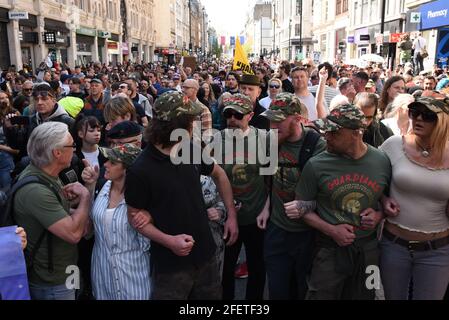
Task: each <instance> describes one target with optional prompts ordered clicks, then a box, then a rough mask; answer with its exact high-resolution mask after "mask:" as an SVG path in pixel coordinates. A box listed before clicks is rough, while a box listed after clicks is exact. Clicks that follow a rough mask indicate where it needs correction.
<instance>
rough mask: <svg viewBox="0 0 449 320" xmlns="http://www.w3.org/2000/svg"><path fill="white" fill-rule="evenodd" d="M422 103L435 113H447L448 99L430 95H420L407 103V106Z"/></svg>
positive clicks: (448, 109) (448, 112) (448, 110)
mask: <svg viewBox="0 0 449 320" xmlns="http://www.w3.org/2000/svg"><path fill="white" fill-rule="evenodd" d="M419 105H424V106H425V107H426V108H427V109H429V110H430V111H433V112H435V113H440V112H444V113H446V114H449V99H448V98H445V99H435V98H432V97H420V98H418V99H416V101H415V102H412V103H410V104H409V106H408V107H409V108H413V107H416V106H419Z"/></svg>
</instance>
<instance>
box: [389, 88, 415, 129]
mask: <svg viewBox="0 0 449 320" xmlns="http://www.w3.org/2000/svg"><path fill="white" fill-rule="evenodd" d="M414 101H415V98H414V97H413V96H412V95H411V94H407V93H401V94H399V95H398V96H397V97H396V98H395V99H394V100H393V102H392V103H391V104H390V105H389V106H388V107H387V109H386V110H385V114H384V115H385V116H384V119H383V120H382V123H383V124H384V125H386V126H387V127H388V128H390V129H391V130H392V131H393V133H394V135H396V136H403V135H406V134H408V133H409V132H410V130H411V123H410V119H409V117H408V105H409V104H410V103H412V102H414Z"/></svg>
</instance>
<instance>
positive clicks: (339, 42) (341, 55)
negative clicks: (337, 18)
mask: <svg viewBox="0 0 449 320" xmlns="http://www.w3.org/2000/svg"><path fill="white" fill-rule="evenodd" d="M346 37H347V34H346V28H341V29H338V30H337V31H335V52H336V54H335V61H336V62H343V61H344V60H345V59H346V48H347V44H346Z"/></svg>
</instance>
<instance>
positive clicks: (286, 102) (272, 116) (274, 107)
mask: <svg viewBox="0 0 449 320" xmlns="http://www.w3.org/2000/svg"><path fill="white" fill-rule="evenodd" d="M295 114H296V115H300V116H301V117H302V118H305V119H307V117H308V111H307V107H306V106H305V105H304V104H302V103H301V101H300V100H299V98H298V97H297V96H295V95H294V94H291V93H288V92H283V93H280V94H278V95H277V96H276V98H274V99H273V101H271V105H270V108H269V109H268V110H267V111H265V112H264V113H262V116H264V117H267V118H268V119H269V120H270V121H273V122H282V121H284V120H285V119H287V117H288V116H290V115H295Z"/></svg>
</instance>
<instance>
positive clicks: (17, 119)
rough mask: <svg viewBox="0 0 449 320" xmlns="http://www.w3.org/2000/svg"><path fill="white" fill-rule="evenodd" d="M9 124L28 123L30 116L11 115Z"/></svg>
mask: <svg viewBox="0 0 449 320" xmlns="http://www.w3.org/2000/svg"><path fill="white" fill-rule="evenodd" d="M10 121H11V124H12V125H23V126H26V125H29V124H30V118H29V117H27V116H17V117H12V118H11V119H10Z"/></svg>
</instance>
